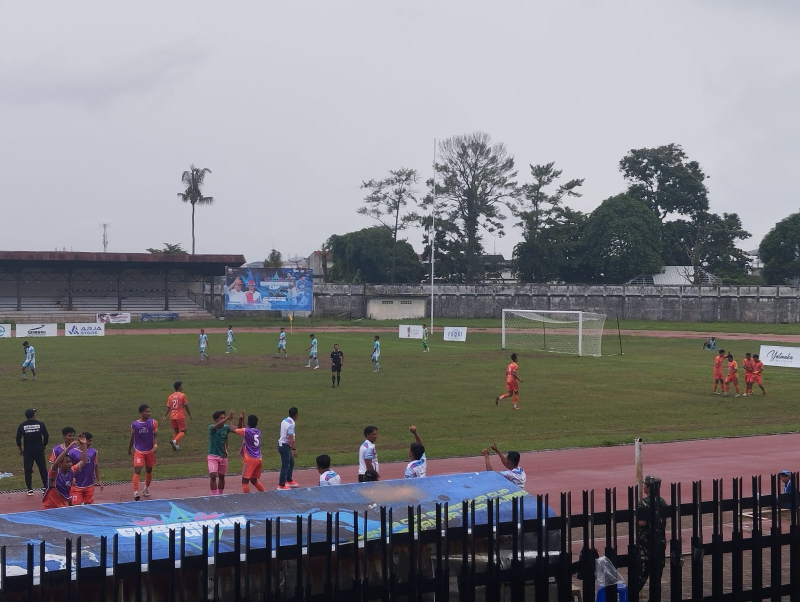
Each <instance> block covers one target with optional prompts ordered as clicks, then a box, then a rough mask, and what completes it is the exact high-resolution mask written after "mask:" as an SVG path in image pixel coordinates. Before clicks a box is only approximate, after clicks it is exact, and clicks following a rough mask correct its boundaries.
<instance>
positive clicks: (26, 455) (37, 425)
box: [17, 409, 50, 495]
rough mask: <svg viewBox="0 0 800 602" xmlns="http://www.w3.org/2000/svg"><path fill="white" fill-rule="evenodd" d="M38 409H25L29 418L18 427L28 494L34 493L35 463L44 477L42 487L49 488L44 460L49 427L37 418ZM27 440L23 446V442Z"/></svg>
mask: <svg viewBox="0 0 800 602" xmlns="http://www.w3.org/2000/svg"><path fill="white" fill-rule="evenodd" d="M35 416H36V410H34V409H27V410H25V418H27V420H26V421H25V422H23V423H22V424H20V425H19V427H17V447H18V448H19V455H20V456H22V458H23V465H24V467H25V486H26V487H27V488H28V495H33V486H32V485H31V477H32V476H33V463H34V462H36V466H38V467H39V476H40V477H42V487H43V488H45V489H46V488H47V465H46V464H45V461H44V448H45V447H47V440H48V439H49V438H50V436H49V435H48V434H47V427H46V426H45V425H44V422H39V421H38V420H36V419H35ZM23 440H24V441H25V447H24V448H23V446H22V442H23Z"/></svg>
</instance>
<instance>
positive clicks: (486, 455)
mask: <svg viewBox="0 0 800 602" xmlns="http://www.w3.org/2000/svg"><path fill="white" fill-rule="evenodd" d="M481 453H482V454H483V459H484V461H485V462H486V470H488V471H493V470H494V469H493V468H492V463H491V462H490V461H489V450H488V449H484V450H483V451H482V452H481Z"/></svg>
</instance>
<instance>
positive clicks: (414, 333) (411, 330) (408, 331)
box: [399, 324, 422, 339]
mask: <svg viewBox="0 0 800 602" xmlns="http://www.w3.org/2000/svg"><path fill="white" fill-rule="evenodd" d="M399 334H400V338H401V339H421V338H422V326H420V325H416V326H414V325H413V324H400V328H399Z"/></svg>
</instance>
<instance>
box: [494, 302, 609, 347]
mask: <svg viewBox="0 0 800 602" xmlns="http://www.w3.org/2000/svg"><path fill="white" fill-rule="evenodd" d="M502 315H503V328H502V345H503V349H520V350H530V351H547V352H549V353H568V354H572V355H579V356H584V355H593V356H599V355H601V345H602V339H603V327H604V325H605V320H606V315H605V314H599V313H594V312H585V311H554V310H533V309H504V310H503V312H502Z"/></svg>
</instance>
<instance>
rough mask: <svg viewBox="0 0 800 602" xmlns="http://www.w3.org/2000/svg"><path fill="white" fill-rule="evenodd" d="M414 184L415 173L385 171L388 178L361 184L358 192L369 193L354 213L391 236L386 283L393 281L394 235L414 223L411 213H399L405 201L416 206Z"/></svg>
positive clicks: (416, 180) (399, 170) (394, 262)
mask: <svg viewBox="0 0 800 602" xmlns="http://www.w3.org/2000/svg"><path fill="white" fill-rule="evenodd" d="M418 181H419V175H418V174H417V170H416V169H407V168H405V167H401V168H400V169H398V170H389V176H388V177H386V178H384V179H383V180H370V181H369V182H363V183H362V184H361V188H362V189H363V190H367V191H369V193H368V194H367V196H365V197H364V206H363V207H359V208H358V209H357V210H356V211H357V213H358V214H359V215H366V216H367V217H371V218H372V219H374V220H377V221H378V222H379V223H380V224H381V225H382V226H383V227H384V228H387V229H389V231H390V232H391V233H392V265H391V269H390V273H389V282H394V280H395V267H396V263H397V233H398V232H400V231H401V230H405V229H406V228H408V226H409V225H410V224H411V223H412V222H415V221H417V217H416V216H415V215H414V214H413V213H412V214H406V215H403V209H404V208H405V207H406V206H407V205H408V203H409V201H411V202H412V203H414V205H416V204H417V196H416V195H417V191H416V190H415V189H414V186H415V185H416V184H417V182H418Z"/></svg>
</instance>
